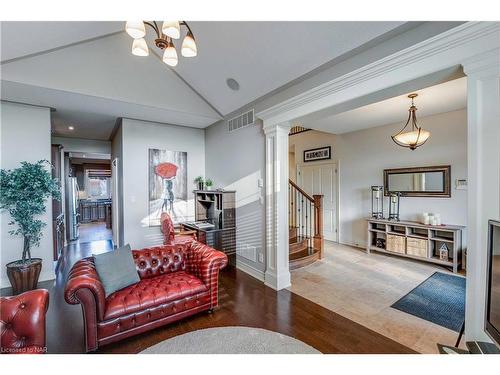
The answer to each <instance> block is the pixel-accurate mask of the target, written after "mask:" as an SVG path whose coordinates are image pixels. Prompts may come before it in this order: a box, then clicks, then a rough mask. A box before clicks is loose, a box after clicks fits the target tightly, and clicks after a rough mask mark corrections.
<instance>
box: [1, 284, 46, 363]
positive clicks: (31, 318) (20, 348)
mask: <svg viewBox="0 0 500 375" xmlns="http://www.w3.org/2000/svg"><path fill="white" fill-rule="evenodd" d="M48 307H49V292H48V291H47V290H45V289H36V290H31V291H29V292H25V293H22V294H19V295H17V296H13V297H2V298H0V313H1V316H0V332H1V336H2V339H1V349H2V354H4V353H5V354H8V353H31V354H40V353H45V351H46V349H45V315H46V313H47V309H48Z"/></svg>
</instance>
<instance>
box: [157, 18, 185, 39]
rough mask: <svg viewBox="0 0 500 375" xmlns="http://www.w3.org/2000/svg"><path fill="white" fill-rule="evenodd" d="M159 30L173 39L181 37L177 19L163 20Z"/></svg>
mask: <svg viewBox="0 0 500 375" xmlns="http://www.w3.org/2000/svg"><path fill="white" fill-rule="evenodd" d="M161 31H162V33H163V34H165V35H166V36H169V37H170V38H173V39H179V38H180V37H181V25H180V24H179V21H163V26H162V28H161Z"/></svg>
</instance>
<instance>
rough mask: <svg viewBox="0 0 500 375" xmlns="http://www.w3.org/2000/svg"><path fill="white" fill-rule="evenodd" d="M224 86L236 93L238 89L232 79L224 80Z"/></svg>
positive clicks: (235, 81)
mask: <svg viewBox="0 0 500 375" xmlns="http://www.w3.org/2000/svg"><path fill="white" fill-rule="evenodd" d="M226 85H227V87H229V88H230V89H231V90H234V91H238V90H239V89H240V84H239V83H238V81H237V80H235V79H234V78H228V79H226Z"/></svg>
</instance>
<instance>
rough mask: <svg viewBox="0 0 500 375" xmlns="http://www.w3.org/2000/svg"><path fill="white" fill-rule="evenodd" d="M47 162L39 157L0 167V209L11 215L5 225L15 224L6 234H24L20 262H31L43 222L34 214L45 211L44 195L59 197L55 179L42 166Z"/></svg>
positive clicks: (38, 242) (46, 196)
mask: <svg viewBox="0 0 500 375" xmlns="http://www.w3.org/2000/svg"><path fill="white" fill-rule="evenodd" d="M47 164H48V165H50V166H52V165H51V164H50V163H49V162H48V161H47V160H40V161H38V162H36V163H28V162H21V167H19V168H16V169H12V170H11V169H9V170H5V169H2V170H0V209H5V210H7V211H8V212H9V214H10V216H11V217H12V221H11V222H9V225H17V229H14V230H11V231H9V234H12V235H15V236H18V235H22V236H23V237H24V246H23V256H22V262H23V263H28V262H29V263H31V248H32V247H33V246H39V245H40V239H41V238H42V228H43V227H44V226H45V225H46V224H45V223H44V222H43V221H41V220H39V219H36V216H39V215H41V214H43V213H44V212H45V200H46V198H49V197H53V198H54V199H57V200H60V198H61V197H60V191H59V185H58V183H57V179H53V178H52V175H51V173H50V172H49V171H48V170H47V169H46V168H45V166H46V165H47ZM26 258H28V261H27V260H26Z"/></svg>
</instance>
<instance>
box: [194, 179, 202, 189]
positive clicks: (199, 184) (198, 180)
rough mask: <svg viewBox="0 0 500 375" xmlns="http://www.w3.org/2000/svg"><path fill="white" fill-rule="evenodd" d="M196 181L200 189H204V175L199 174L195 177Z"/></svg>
mask: <svg viewBox="0 0 500 375" xmlns="http://www.w3.org/2000/svg"><path fill="white" fill-rule="evenodd" d="M194 183H195V184H198V190H203V189H204V180H203V177H202V176H198V177H196V178H195V179H194Z"/></svg>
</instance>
